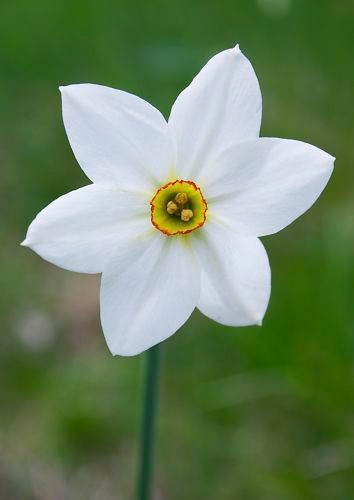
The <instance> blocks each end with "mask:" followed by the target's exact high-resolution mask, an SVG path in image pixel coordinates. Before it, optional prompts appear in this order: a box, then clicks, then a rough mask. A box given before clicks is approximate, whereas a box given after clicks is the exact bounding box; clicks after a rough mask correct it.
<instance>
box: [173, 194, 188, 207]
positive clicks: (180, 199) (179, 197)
mask: <svg viewBox="0 0 354 500" xmlns="http://www.w3.org/2000/svg"><path fill="white" fill-rule="evenodd" d="M175 202H176V203H178V205H185V204H186V203H187V202H188V195H187V193H177V194H176V196H175Z"/></svg>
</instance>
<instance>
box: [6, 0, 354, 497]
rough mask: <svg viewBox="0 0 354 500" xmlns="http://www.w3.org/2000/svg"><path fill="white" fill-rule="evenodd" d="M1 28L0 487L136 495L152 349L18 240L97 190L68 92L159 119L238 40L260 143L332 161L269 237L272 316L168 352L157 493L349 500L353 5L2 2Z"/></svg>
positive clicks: (352, 493) (197, 319)
mask: <svg viewBox="0 0 354 500" xmlns="http://www.w3.org/2000/svg"><path fill="white" fill-rule="evenodd" d="M0 23H1V29H0V47H1V48H0V68H1V71H0V115H1V118H0V123H1V135H0V158H1V173H0V175H1V182H0V191H1V196H0V207H1V210H0V218H1V223H0V238H1V247H0V248H1V266H2V271H1V273H0V290H1V293H0V314H1V343H0V401H1V406H0V499H1V500H18V499H19V500H87V499H90V500H98V499H99V500H111V499H112V500H113V499H129V498H132V495H133V491H134V480H135V476H136V460H137V449H138V448H137V435H138V424H139V414H140V402H141V378H142V368H143V356H139V357H136V358H113V357H112V356H111V355H110V353H109V351H108V349H107V347H106V345H105V342H104V339H103V335H102V333H101V329H100V325H99V315H98V288H99V277H97V276H87V275H79V274H75V273H69V272H66V271H63V270H60V269H57V268H55V267H54V266H52V265H50V264H48V263H46V262H44V261H42V260H41V259H40V258H39V257H38V256H37V255H35V254H34V253H32V252H30V251H29V250H27V249H24V248H21V247H19V242H20V241H21V240H22V239H23V237H24V235H25V231H26V228H27V226H28V224H29V223H30V222H31V220H32V219H33V217H34V216H35V215H36V213H37V212H38V211H39V210H40V209H42V208H43V207H44V206H45V205H47V204H48V203H49V202H50V201H52V200H53V199H55V198H56V197H58V196H59V195H61V194H63V193H65V192H68V191H71V190H73V189H75V188H78V187H80V186H82V185H84V184H87V182H88V181H87V179H86V178H85V176H84V174H83V173H82V171H81V170H80V168H79V167H78V166H77V164H76V162H75V159H74V157H73V154H72V152H71V150H70V147H69V144H68V142H67V139H66V136H65V132H64V128H63V125H62V120H61V106H60V99H59V92H58V86H59V85H61V84H68V83H77V82H94V83H102V84H105V85H109V86H112V87H117V88H121V89H124V90H127V91H130V92H132V93H134V94H137V95H139V96H142V97H143V98H145V99H147V100H148V101H150V102H151V103H153V104H154V105H155V106H156V107H158V108H159V109H161V110H162V111H163V112H164V114H165V116H168V113H169V109H170V107H171V105H172V103H173V101H174V99H175V97H176V96H177V94H178V93H179V92H180V91H181V90H182V89H183V88H184V87H185V86H186V85H187V84H188V83H189V82H190V80H191V79H192V77H193V76H194V75H195V74H196V72H197V71H198V70H199V69H200V68H201V66H202V65H203V64H204V63H205V62H206V61H207V60H208V58H209V57H210V56H211V55H213V54H214V53H216V52H218V51H220V50H222V49H224V48H229V47H231V46H233V45H235V43H236V42H239V43H240V46H241V48H242V50H243V51H244V52H245V54H246V55H247V56H248V57H249V58H250V60H251V61H252V63H253V65H254V67H255V69H256V72H257V74H258V77H259V80H260V84H261V88H262V92H263V99H264V112H263V117H264V118H263V126H262V135H265V136H278V137H289V138H294V139H300V140H304V141H306V142H310V143H313V144H316V145H317V146H319V147H321V148H323V149H325V150H326V151H328V152H329V153H331V154H332V155H334V156H336V157H337V163H336V171H335V173H334V175H333V178H332V179H331V181H330V183H329V186H328V188H327V189H326V191H325V193H324V194H323V195H322V196H321V198H320V200H319V202H318V203H317V204H316V205H315V206H314V207H313V209H311V211H310V212H309V213H308V214H306V215H304V216H303V217H302V218H301V219H300V220H298V221H297V222H296V223H294V224H293V225H291V226H290V227H288V228H287V229H285V230H284V231H282V232H281V233H280V234H277V235H274V236H271V237H267V238H264V243H265V246H266V248H267V250H268V253H269V257H270V261H271V265H272V273H273V289H272V298H271V302H270V307H269V309H268V312H267V315H266V317H265V321H264V326H263V327H262V328H258V327H254V328H239V329H232V328H225V327H222V326H220V325H217V324H215V323H213V322H212V321H209V320H207V319H206V318H204V317H202V316H201V315H200V314H197V313H195V314H194V315H193V317H192V318H191V320H190V321H189V322H188V324H187V325H185V327H184V328H183V329H182V330H181V331H180V332H179V333H178V334H176V335H175V336H174V337H172V338H171V339H170V340H169V341H167V342H165V343H164V344H163V368H162V384H161V406H160V420H159V437H158V446H157V457H156V458H157V462H156V479H155V497H154V498H155V499H156V500H181V499H194V500H198V499H203V500H204V499H220V500H234V499H241V500H258V499H259V500H298V499H336V500H338V499H339V500H342V499H343V500H348V499H352V498H354V474H353V473H354V331H353V330H354V307H353V306H354V260H353V248H354V231H353V229H354V225H353V208H354V201H353V192H354V187H353V180H352V179H353V175H352V172H351V169H352V163H353V158H354V155H353V138H354V120H353V89H354V64H353V62H354V59H353V42H354V39H353V29H354V28H353V26H354V3H353V1H352V0H348V1H346V0H327V1H326V0H240V1H237V0H234V1H231V0H219V1H215V0H213V1H209V0H204V1H203V0H170V1H169V2H163V1H162V0H152V1H151V2H145V1H143V0H138V1H123V0H122V1H115V2H114V1H113V0H112V1H110V0H101V1H100V2H95V1H93V0H89V1H83V0H72V1H70V2H69V1H61V2H54V1H45V0H33V1H32V2H29V1H24V0H23V1H20V0H19V1H10V0H2V2H1V6H0Z"/></svg>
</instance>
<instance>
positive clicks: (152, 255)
mask: <svg viewBox="0 0 354 500" xmlns="http://www.w3.org/2000/svg"><path fill="white" fill-rule="evenodd" d="M61 92H62V100H63V117H64V124H65V129H66V132H67V135H68V138H69V141H70V144H71V147H72V149H73V151H74V154H75V156H76V159H77V161H78V162H79V163H80V165H81V167H82V169H83V170H84V172H85V173H86V175H87V176H88V177H89V178H90V180H91V181H92V182H93V184H90V185H88V186H85V187H83V188H81V189H78V190H76V191H72V192H71V193H68V194H66V195H64V196H62V197H60V198H59V199H57V200H55V201H54V202H53V203H51V204H50V205H49V206H48V207H47V208H45V209H44V210H43V211H42V212H40V213H39V215H38V216H37V217H36V219H35V220H34V221H33V222H32V224H31V225H30V227H29V229H28V233H27V237H26V239H25V241H24V242H23V245H26V246H29V247H31V248H32V249H33V250H34V251H36V252H37V253H38V254H39V255H40V256H42V257H43V258H44V259H47V260H48V261H50V262H53V263H54V264H56V265H58V266H61V267H63V268H65V269H69V270H71V271H79V272H84V273H102V284H101V321H102V326H103V331H104V334H105V337H106V340H107V343H108V346H109V348H110V350H111V351H112V353H113V354H121V355H127V356H129V355H135V354H138V353H140V352H142V351H144V350H145V349H148V348H149V347H151V346H153V345H154V344H157V343H158V342H161V341H162V340H164V339H166V338H168V337H170V336H171V335H172V334H173V333H175V332H176V330H178V328H180V327H181V326H182V325H183V324H184V323H185V321H186V320H187V319H188V317H189V316H190V315H191V313H192V311H193V310H194V308H195V307H198V309H200V311H202V313H204V314H205V315H206V316H209V317H210V318H212V319H214V320H215V321H218V322H220V323H222V324H225V325H233V326H243V325H252V324H261V322H262V318H263V316H264V313H265V311H266V308H267V305H268V300H269V295H270V268H269V263H268V258H267V254H266V252H265V249H264V247H263V245H262V243H261V242H260V240H259V239H258V237H259V236H263V235H267V234H272V233H275V232H277V231H279V230H280V229H282V228H283V227H285V226H287V225H288V224H290V223H291V222H292V221H293V220H294V219H296V218H297V217H299V216H300V215H301V214H302V213H303V212H305V210H307V209H308V208H309V207H310V206H311V205H312V204H313V203H314V201H315V200H316V199H317V197H318V196H319V195H320V193H321V191H322V190H323V189H324V187H325V185H326V183H327V182H328V179H329V177H330V175H331V172H332V170H333V164H334V158H333V157H332V156H330V155H329V154H327V153H325V152H324V151H322V150H320V149H318V148H316V147H314V146H311V145H309V144H305V143H303V142H299V141H293V140H285V139H275V138H272V139H269V138H259V130H260V125H261V110H262V98H261V93H260V89H259V85H258V81H257V77H256V75H255V73H254V70H253V68H252V66H251V64H250V62H249V61H248V60H247V59H246V57H245V56H244V55H243V54H242V53H241V51H240V49H239V47H238V46H237V47H235V48H233V49H230V50H225V51H224V52H221V53H219V54H217V55H216V56H215V57H213V58H212V59H211V60H210V61H209V62H208V63H207V64H206V66H205V67H204V68H203V69H202V70H201V72H200V73H199V74H198V75H197V76H196V78H194V80H193V81H192V83H191V84H190V85H189V87H187V88H186V89H185V90H184V91H183V92H182V93H181V94H180V95H179V97H178V98H177V100H176V102H175V104H174V105H173V107H172V111H171V115H170V118H169V120H168V123H167V122H166V121H165V119H164V118H163V116H162V115H161V114H160V112H159V111H157V110H156V109H155V108H154V107H152V106H151V105H150V104H148V103H147V102H145V101H143V100H142V99H140V98H138V97H136V96H134V95H132V94H128V93H126V92H122V91H120V90H114V89H111V88H108V87H103V86H99V85H90V84H83V85H69V86H67V87H62V88H61Z"/></svg>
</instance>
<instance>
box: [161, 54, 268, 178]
mask: <svg viewBox="0 0 354 500" xmlns="http://www.w3.org/2000/svg"><path fill="white" fill-rule="evenodd" d="M261 113H262V96H261V92H260V89H259V84H258V80H257V77H256V74H255V72H254V70H253V68H252V66H251V63H250V62H249V61H248V59H247V58H246V57H245V56H244V55H243V54H242V53H241V51H240V49H239V47H238V46H237V47H235V48H233V49H229V50H225V51H224V52H220V53H219V54H217V55H216V56H214V57H213V58H212V59H210V61H209V62H208V63H207V64H206V66H204V68H203V69H202V70H201V71H200V73H199V74H198V75H197V76H196V77H195V78H194V80H193V81H192V83H191V84H190V85H189V87H187V88H186V89H185V90H184V91H183V92H182V93H181V94H180V95H179V97H178V98H177V100H176V102H175V103H174V105H173V107H172V111H171V116H170V118H169V125H170V126H171V127H172V129H173V131H174V133H175V136H176V140H177V147H178V155H177V156H178V158H177V172H178V175H179V176H180V177H181V178H183V179H194V180H200V181H201V182H202V178H203V169H204V168H205V167H206V166H207V163H208V161H209V160H212V158H213V157H214V156H215V155H218V154H219V153H220V152H221V151H223V150H224V149H226V148H229V147H230V146H232V145H233V144H236V143H239V142H241V141H245V140H248V139H254V138H256V137H258V136H259V129H260V124H261Z"/></svg>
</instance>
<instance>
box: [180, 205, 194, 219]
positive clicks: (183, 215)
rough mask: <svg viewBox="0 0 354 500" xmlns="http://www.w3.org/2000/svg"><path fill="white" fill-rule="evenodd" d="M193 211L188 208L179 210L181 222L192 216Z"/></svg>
mask: <svg viewBox="0 0 354 500" xmlns="http://www.w3.org/2000/svg"><path fill="white" fill-rule="evenodd" d="M193 215H194V214H193V212H192V210H189V208H184V209H183V210H182V212H181V220H183V222H188V221H190V220H191V219H192V218H193Z"/></svg>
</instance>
